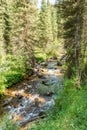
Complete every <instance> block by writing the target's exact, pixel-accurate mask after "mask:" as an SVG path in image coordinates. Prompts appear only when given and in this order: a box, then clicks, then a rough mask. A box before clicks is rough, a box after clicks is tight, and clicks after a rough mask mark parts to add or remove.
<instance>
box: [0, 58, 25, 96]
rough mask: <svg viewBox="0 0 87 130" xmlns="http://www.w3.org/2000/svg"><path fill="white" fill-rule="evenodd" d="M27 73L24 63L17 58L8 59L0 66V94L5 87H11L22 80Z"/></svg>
mask: <svg viewBox="0 0 87 130" xmlns="http://www.w3.org/2000/svg"><path fill="white" fill-rule="evenodd" d="M24 74H25V70H24V68H23V66H22V63H21V62H20V61H19V62H18V61H17V60H12V59H11V60H7V61H6V62H5V63H4V64H2V65H1V66H0V94H2V93H3V91H4V90H5V88H7V87H11V86H12V85H13V84H15V83H17V82H18V81H20V80H21V79H22V78H23V76H24Z"/></svg>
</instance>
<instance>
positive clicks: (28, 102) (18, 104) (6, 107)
mask: <svg viewBox="0 0 87 130" xmlns="http://www.w3.org/2000/svg"><path fill="white" fill-rule="evenodd" d="M61 70H62V69H61V67H58V66H57V62H56V61H51V62H48V64H47V66H45V65H44V63H43V64H41V65H36V67H35V68H34V75H32V76H31V77H30V78H29V79H27V80H26V81H23V82H21V83H19V84H17V85H14V86H13V87H12V88H8V89H7V90H6V91H5V93H4V96H3V97H2V98H3V99H1V100H0V104H1V106H0V107H1V109H0V115H1V117H3V115H4V114H6V113H8V115H9V119H11V120H15V121H17V123H18V124H19V125H20V126H23V125H26V124H27V123H29V122H30V121H33V120H34V119H35V118H37V117H40V116H43V115H44V114H45V112H46V111H47V110H49V109H51V108H52V106H53V105H54V104H55V98H56V94H57V93H58V91H59V90H60V89H61V88H62V81H63V74H62V73H61Z"/></svg>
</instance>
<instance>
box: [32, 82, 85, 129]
mask: <svg viewBox="0 0 87 130" xmlns="http://www.w3.org/2000/svg"><path fill="white" fill-rule="evenodd" d="M86 129H87V86H85V87H84V88H82V89H81V90H78V89H76V88H75V86H74V84H73V82H72V81H71V80H69V81H67V82H66V83H65V88H64V90H63V91H62V93H61V95H60V96H58V98H57V100H56V104H55V107H54V109H53V111H52V113H51V114H49V116H48V118H47V120H46V121H41V122H40V124H39V125H36V126H35V127H34V128H33V130H86Z"/></svg>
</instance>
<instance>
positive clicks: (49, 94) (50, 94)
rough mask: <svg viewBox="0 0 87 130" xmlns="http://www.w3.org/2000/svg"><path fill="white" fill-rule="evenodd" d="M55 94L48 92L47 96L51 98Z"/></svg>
mask: <svg viewBox="0 0 87 130" xmlns="http://www.w3.org/2000/svg"><path fill="white" fill-rule="evenodd" d="M53 94H54V93H53V92H47V93H46V94H45V95H46V96H50V97H51V96H52V95H53Z"/></svg>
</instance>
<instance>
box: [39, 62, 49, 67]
mask: <svg viewBox="0 0 87 130" xmlns="http://www.w3.org/2000/svg"><path fill="white" fill-rule="evenodd" d="M40 65H41V66H43V67H46V66H47V65H48V64H47V63H46V62H43V63H41V64H40Z"/></svg>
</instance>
